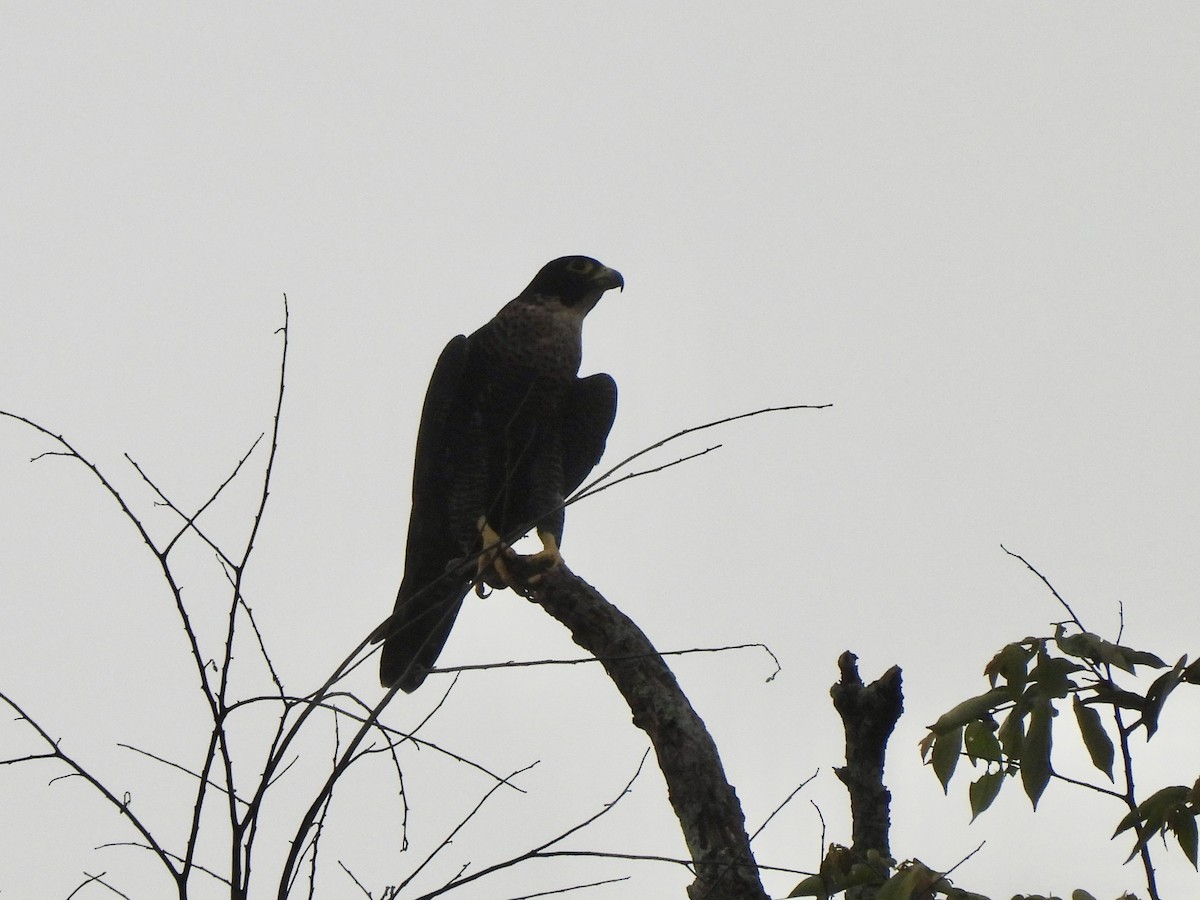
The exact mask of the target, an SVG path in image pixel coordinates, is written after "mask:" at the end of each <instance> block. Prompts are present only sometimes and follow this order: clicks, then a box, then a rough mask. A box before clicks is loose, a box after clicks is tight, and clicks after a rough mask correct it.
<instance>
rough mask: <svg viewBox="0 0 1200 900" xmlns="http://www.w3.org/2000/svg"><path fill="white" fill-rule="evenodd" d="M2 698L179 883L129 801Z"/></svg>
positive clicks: (13, 703) (168, 857) (2, 695)
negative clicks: (124, 820) (127, 824)
mask: <svg viewBox="0 0 1200 900" xmlns="http://www.w3.org/2000/svg"><path fill="white" fill-rule="evenodd" d="M0 700H2V701H4V702H5V703H7V704H8V705H9V706H11V707H12V708H13V710H14V711H15V712H16V714H17V716H18V717H20V719H22V720H24V721H25V722H28V723H29V727H30V728H32V729H33V730H34V731H36V732H37V734H38V736H39V737H40V738H41V739H42V740H43V741H45V743H46V744H47V745H48V746H49V747H50V748H51V752H52V754H53V756H54V757H55V758H56V759H59V760H61V761H62V763H63V764H64V765H65V766H67V768H69V769H70V770H71V773H72V774H73V775H76V776H78V777H79V778H82V779H83V780H84V781H86V782H87V783H88V784H90V785H91V786H92V787H93V788H95V789H96V790H97V791H98V792H99V793H100V795H101V796H102V797H104V799H105V800H107V801H108V802H109V803H110V804H111V805H112V806H114V807H116V809H117V811H118V812H120V813H121V814H122V815H123V816H125V818H127V819H128V820H129V822H130V824H132V825H133V827H134V829H135V830H136V831H137V832H138V834H140V835H141V836H142V837H143V838H145V840H146V843H147V844H149V845H150V849H151V850H153V851H154V854H155V856H157V857H158V859H159V862H161V863H162V864H163V866H165V867H166V869H167V871H168V872H170V873H171V878H172V879H173V880H174V881H175V882H176V883H179V878H180V873H179V872H178V871H176V869H175V867H174V866H173V865H171V855H170V854H169V853H167V851H166V850H164V849H163V848H162V847H161V846H159V844H158V841H156V840H155V839H154V835H152V834H151V833H150V830H149V829H148V828H147V827H146V826H145V825H144V824H143V823H142V820H141V819H140V818H138V816H137V815H136V814H135V813H134V812H133V810H131V809H130V808H129V803H128V801H126V800H124V799H121V798H118V797H117V795H116V794H114V793H113V792H112V791H110V790H109V789H108V788H107V787H106V786H105V785H104V784H103V782H101V781H100V780H99V779H98V778H96V777H95V776H94V775H92V773H91V772H89V771H88V770H87V769H86V768H84V767H83V766H82V765H81V764H79V763H77V762H76V761H75V760H74V759H73V758H72V757H71V756H69V755H68V754H67V753H65V752H64V751H63V749H62V747H60V746H59V745H58V742H57V741H55V740H54V739H53V738H52V737H50V735H49V734H48V733H47V732H46V730H45V729H44V728H42V726H41V725H39V724H38V723H37V722H36V721H35V720H34V719H33V718H31V717H30V715H29V714H28V713H27V712H25V710H24V709H22V708H21V707H20V706H18V705H17V702H16V701H15V700H13V699H12V698H11V697H9V696H8V695H7V694H5V693H3V692H0Z"/></svg>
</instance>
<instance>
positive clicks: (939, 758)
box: [932, 726, 963, 794]
mask: <svg viewBox="0 0 1200 900" xmlns="http://www.w3.org/2000/svg"><path fill="white" fill-rule="evenodd" d="M962 736H963V730H962V727H961V726H960V727H958V728H955V729H954V730H953V731H947V732H946V733H945V734H939V735H938V736H937V739H936V740H935V741H934V742H933V758H932V762H933V772H934V774H935V775H937V777H938V781H940V782H941V783H942V790H943V791H944V792H945V793H947V794H949V793H950V779H951V778H952V777H953V776H954V769H955V768H956V767H957V766H958V758H959V756H960V755H961V753H962Z"/></svg>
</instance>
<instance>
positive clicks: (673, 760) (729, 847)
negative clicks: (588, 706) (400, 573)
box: [530, 566, 767, 900]
mask: <svg viewBox="0 0 1200 900" xmlns="http://www.w3.org/2000/svg"><path fill="white" fill-rule="evenodd" d="M530 596H531V599H532V600H533V601H534V602H535V603H538V604H540V605H541V606H542V608H543V609H545V610H546V612H548V613H549V614H550V615H552V616H554V618H556V619H558V621H559V622H561V623H562V624H563V625H565V626H566V627H567V628H568V629H569V630H570V632H571V637H572V638H574V640H575V643H576V644H578V645H579V646H580V647H582V648H583V649H584V650H586V651H587V652H588V653H590V654H591V655H592V656H595V657H596V658H597V659H598V660H599V661H600V662H601V664H602V665H603V666H604V668H605V671H607V672H608V675H609V677H610V678H611V679H612V680H613V683H614V684H615V685H616V686H617V690H619V691H620V692H621V695H622V696H623V697H624V698H625V702H626V703H628V704H629V709H630V711H631V712H632V713H633V724H634V725H636V726H637V727H638V728H641V729H642V730H643V731H645V732H646V734H647V735H648V736H649V738H650V742H651V744H653V745H654V753H655V755H656V756H657V757H658V765H659V768H660V769H661V770H662V773H663V778H664V779H665V780H666V782H667V792H668V795H669V797H670V800H671V806H672V807H674V809H675V815H676V816H677V817H678V819H679V825H680V828H681V829H682V830H683V838H684V840H685V841H686V842H687V847H688V852H689V854H690V855H691V857H692V862H693V863H694V864H695V871H696V880H695V881H694V882H692V884H691V885H689V886H688V896H689V897H691V898H692V900H766V898H767V895H766V892H765V891H764V890H763V887H762V882H760V881H759V878H758V868H757V866H756V865H755V862H754V856H753V855H752V854H751V852H750V839H749V838H748V837H747V836H746V820H745V816H744V815H743V814H742V807H741V804H740V803H739V802H738V798H737V794H736V793H734V790H733V787H732V786H731V785H730V784H729V782H728V781H727V780H726V778H725V770H724V769H723V768H722V767H721V758H720V757H719V756H718V755H717V746H716V744H714V743H713V739H712V737H711V736H709V733H708V730H707V729H706V728H705V727H704V723H703V722H702V721H701V720H700V717H699V716H698V715H696V711H695V710H694V709H692V705H691V703H689V702H688V699H687V697H685V696H684V694H683V691H682V690H681V689H680V687H679V683H678V682H677V681H676V680H675V676H674V675H673V674H672V673H671V670H670V669H669V668H667V664H666V663H665V662H663V658H662V657H661V656H659V655H658V651H657V650H655V649H654V646H653V645H652V644H651V643H650V641H649V639H648V638H647V637H646V635H645V634H643V633H642V630H641V629H640V628H638V627H637V625H635V624H634V623H633V622H632V621H631V620H630V619H629V617H628V616H626V615H625V614H624V613H622V612H621V611H620V610H619V609H617V608H616V607H615V606H613V605H612V604H611V603H609V602H608V601H607V600H605V599H604V598H603V597H602V596H600V594H599V593H598V592H597V591H596V590H595V588H593V587H592V586H591V585H589V584H587V583H586V582H585V581H583V580H582V579H580V578H579V577H578V576H577V575H575V574H574V573H572V572H571V571H569V570H568V569H567V568H566V566H561V567H560V568H558V569H556V570H554V571H552V572H549V573H547V574H546V575H545V577H544V578H543V580H542V582H541V583H540V584H538V586H537V587H536V589H533V590H532V591H531V592H530Z"/></svg>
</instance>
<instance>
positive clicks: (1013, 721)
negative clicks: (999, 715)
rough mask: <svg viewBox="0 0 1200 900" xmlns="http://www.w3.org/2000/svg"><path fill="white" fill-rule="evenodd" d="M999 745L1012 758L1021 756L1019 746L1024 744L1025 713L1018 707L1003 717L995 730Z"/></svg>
mask: <svg viewBox="0 0 1200 900" xmlns="http://www.w3.org/2000/svg"><path fill="white" fill-rule="evenodd" d="M996 737H998V738H999V739H1000V746H1001V747H1003V748H1004V752H1005V754H1006V755H1007V756H1009V757H1010V758H1012V759H1020V758H1021V748H1022V747H1023V746H1024V744H1025V713H1024V712H1022V711H1021V709H1020V708H1019V707H1014V708H1013V709H1011V710H1010V711H1009V713H1008V715H1007V716H1006V717H1005V719H1004V722H1003V724H1001V726H1000V730H999V731H997V732H996Z"/></svg>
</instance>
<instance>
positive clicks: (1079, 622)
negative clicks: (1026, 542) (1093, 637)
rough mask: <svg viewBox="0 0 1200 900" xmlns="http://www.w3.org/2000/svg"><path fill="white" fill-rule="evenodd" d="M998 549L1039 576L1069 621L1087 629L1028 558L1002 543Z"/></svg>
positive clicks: (1069, 605)
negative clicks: (1069, 618)
mask: <svg viewBox="0 0 1200 900" xmlns="http://www.w3.org/2000/svg"><path fill="white" fill-rule="evenodd" d="M1000 549H1001V550H1003V551H1004V552H1005V553H1007V554H1008V555H1009V556H1012V557H1015V558H1016V559H1019V560H1020V561H1021V562H1023V563H1024V564H1025V568H1027V569H1028V570H1029V571H1030V572H1032V573H1033V574H1034V575H1036V576H1037V577H1038V578H1040V579H1041V581H1042V584H1044V585H1046V587H1048V588H1049V589H1050V593H1051V594H1053V595H1054V599H1055V600H1057V601H1058V602H1059V603H1061V604H1062V607H1063V609H1065V610H1066V611H1067V615H1069V616H1070V617H1071V621H1073V622H1074V623H1075V624H1076V625H1078V626H1079V630H1080V631H1087V629H1086V628H1084V627H1083V622H1081V621H1080V619H1079V616H1077V615H1075V610H1073V609H1071V604H1069V603H1068V602H1067V601H1066V600H1064V599H1063V598H1062V595H1061V594H1059V592H1058V591H1056V590H1055V589H1054V585H1052V584H1051V583H1050V580H1049V579H1048V578H1047V577H1046V576H1045V575H1043V574H1042V573H1041V572H1039V571H1038V570H1037V569H1035V568H1034V567H1033V566H1032V565H1031V564H1030V562H1029V560H1027V559H1026V558H1025V557H1023V556H1022V555H1021V554H1020V553H1013V552H1012V551H1011V550H1009V549H1008V548H1007V547H1005V546H1004V545H1003V544H1001V545H1000Z"/></svg>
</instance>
